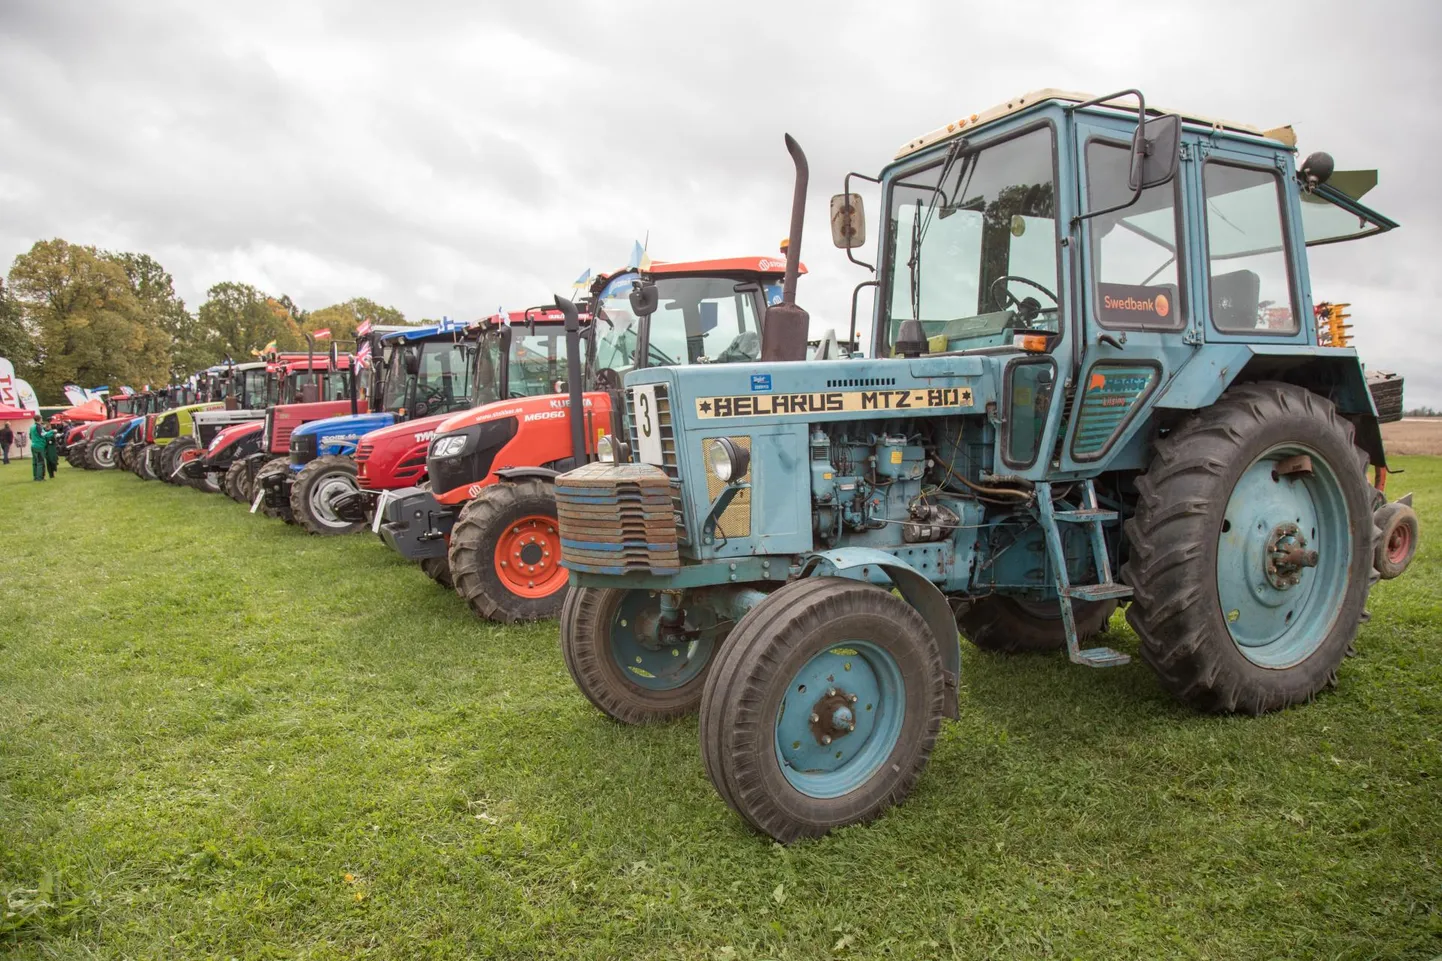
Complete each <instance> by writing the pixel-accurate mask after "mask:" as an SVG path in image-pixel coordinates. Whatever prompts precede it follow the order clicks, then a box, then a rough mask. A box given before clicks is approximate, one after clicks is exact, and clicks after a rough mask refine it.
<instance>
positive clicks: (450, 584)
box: [421, 554, 456, 591]
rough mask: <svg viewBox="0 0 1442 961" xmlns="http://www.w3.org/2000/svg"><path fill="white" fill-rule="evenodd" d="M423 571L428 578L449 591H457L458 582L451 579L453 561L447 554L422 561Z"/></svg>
mask: <svg viewBox="0 0 1442 961" xmlns="http://www.w3.org/2000/svg"><path fill="white" fill-rule="evenodd" d="M421 570H423V571H425V572H426V576H427V577H429V578H430V579H431V580H433V581H435V582H436V583H437V584H439V585H441V586H442V587H444V588H445V589H446V590H448V591H453V590H455V589H456V582H455V581H454V580H452V579H451V559H450V558H449V557H447V556H446V555H445V554H442V555H441V556H440V557H427V558H425V559H424V560H422V561H421Z"/></svg>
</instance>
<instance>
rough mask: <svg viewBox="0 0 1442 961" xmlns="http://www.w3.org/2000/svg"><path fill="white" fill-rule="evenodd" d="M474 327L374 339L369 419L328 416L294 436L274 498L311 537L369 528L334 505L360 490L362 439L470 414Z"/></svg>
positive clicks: (440, 327) (447, 326)
mask: <svg viewBox="0 0 1442 961" xmlns="http://www.w3.org/2000/svg"><path fill="white" fill-rule="evenodd" d="M468 330H469V325H467V324H464V323H460V322H457V321H451V320H445V321H442V322H441V323H440V324H432V325H429V326H425V327H407V328H403V329H398V330H389V331H387V332H385V333H383V334H381V335H380V336H379V337H376V338H375V346H374V349H373V355H372V356H373V359H374V363H373V364H372V377H371V378H370V386H369V388H368V393H369V397H368V402H369V406H370V412H369V413H352V414H348V415H345V416H343V417H328V418H325V419H324V420H316V421H311V422H309V423H307V424H303V425H301V426H300V427H297V428H296V429H295V430H294V431H293V432H292V433H291V435H290V471H289V472H288V473H286V474H283V475H281V476H280V478H279V480H280V482H281V484H282V489H281V490H279V491H277V492H276V496H277V497H278V498H280V499H282V500H284V501H285V502H287V503H288V504H289V507H290V513H291V515H292V516H293V517H294V518H295V521H296V523H298V524H300V525H301V526H303V527H304V528H305V529H306V530H307V531H309V532H310V533H312V534H351V533H355V532H356V531H359V530H361V529H363V528H364V527H365V522H364V520H356V519H354V518H352V517H351V516H350V515H349V514H348V513H347V512H345V511H338V510H337V505H336V502H337V501H338V500H339V499H341V498H343V497H344V496H345V495H349V494H354V493H355V492H356V491H358V490H359V489H360V485H359V484H358V483H357V481H356V463H355V450H356V445H357V444H358V443H359V441H360V438H361V437H362V436H363V435H365V434H368V433H370V432H371V431H373V430H379V429H381V428H382V427H389V426H391V425H392V424H395V423H397V422H399V421H405V420H414V419H416V418H421V417H433V416H435V415H438V414H446V413H450V412H452V411H460V410H465V409H466V408H468V407H470V406H471V404H472V403H473V401H472V399H471V390H470V380H471V369H472V368H473V367H474V366H475V365H474V363H473V362H472V360H471V352H472V350H473V349H474V340H475V338H474V337H472V336H469V335H468Z"/></svg>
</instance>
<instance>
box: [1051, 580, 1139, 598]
mask: <svg viewBox="0 0 1442 961" xmlns="http://www.w3.org/2000/svg"><path fill="white" fill-rule="evenodd" d="M1066 596H1067V597H1070V598H1071V599H1072V600H1076V601H1112V600H1122V599H1124V598H1128V597H1131V596H1132V589H1131V588H1130V587H1128V586H1127V585H1125V584H1116V583H1112V584H1073V585H1072V586H1071V587H1068V588H1066Z"/></svg>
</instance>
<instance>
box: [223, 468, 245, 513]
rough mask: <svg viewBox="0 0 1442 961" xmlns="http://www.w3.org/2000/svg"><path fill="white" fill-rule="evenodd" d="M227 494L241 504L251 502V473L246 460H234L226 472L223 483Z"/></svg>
mask: <svg viewBox="0 0 1442 961" xmlns="http://www.w3.org/2000/svg"><path fill="white" fill-rule="evenodd" d="M222 489H223V490H224V491H225V496H227V497H229V498H230V499H231V500H233V501H236V502H237V503H240V504H249V503H250V497H249V496H248V495H247V491H249V490H250V474H249V472H248V471H247V470H246V469H245V461H243V460H237V461H233V462H232V463H231V465H230V468H229V469H228V470H227V471H226V472H225V481H224V482H223V484H222Z"/></svg>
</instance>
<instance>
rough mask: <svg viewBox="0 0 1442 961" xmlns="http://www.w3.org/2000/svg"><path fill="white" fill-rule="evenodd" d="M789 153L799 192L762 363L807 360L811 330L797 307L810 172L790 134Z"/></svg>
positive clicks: (766, 329)
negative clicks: (778, 299) (780, 286)
mask: <svg viewBox="0 0 1442 961" xmlns="http://www.w3.org/2000/svg"><path fill="white" fill-rule="evenodd" d="M786 150H787V152H788V153H790V154H791V159H792V161H793V162H794V163H795V164H796V189H795V192H794V193H793V194H792V196H791V232H790V233H789V234H787V245H786V279H785V281H784V282H783V285H782V288H781V303H779V304H773V305H771V306H770V307H767V308H766V320H765V323H764V325H763V327H762V330H761V359H762V360H763V361H782V360H805V359H806V337H807V334H808V333H809V332H810V329H811V315H810V314H808V313H806V311H805V310H803V309H802V308H801V307H798V306H797V305H796V277H797V274H798V273H799V272H800V269H801V228H802V226H803V224H804V221H805V219H806V188H807V185H808V183H809V182H810V179H811V170H810V168H809V167H808V166H807V163H806V154H805V153H804V152H803V151H802V149H801V145H800V144H799V143H797V142H796V139H795V138H794V137H792V136H791V135H790V134H787V135H786Z"/></svg>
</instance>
